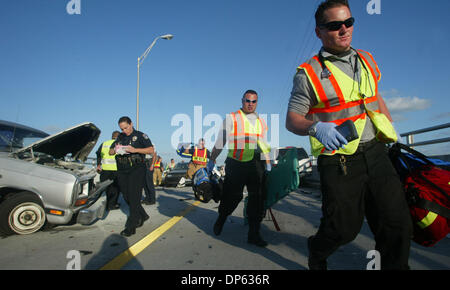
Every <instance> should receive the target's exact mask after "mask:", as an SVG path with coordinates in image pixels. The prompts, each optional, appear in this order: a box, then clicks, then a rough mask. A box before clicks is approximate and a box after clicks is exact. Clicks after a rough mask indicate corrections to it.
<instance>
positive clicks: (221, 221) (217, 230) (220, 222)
mask: <svg viewBox="0 0 450 290" xmlns="http://www.w3.org/2000/svg"><path fill="white" fill-rule="evenodd" d="M226 220H227V217H226V216H222V215H220V214H219V217H218V218H217V220H216V223H215V224H214V234H215V235H216V236H218V235H220V233H221V232H222V228H223V225H224V224H225V221H226Z"/></svg>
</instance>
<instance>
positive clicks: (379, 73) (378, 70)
mask: <svg viewBox="0 0 450 290" xmlns="http://www.w3.org/2000/svg"><path fill="white" fill-rule="evenodd" d="M359 51H362V52H365V53H367V55H368V56H369V57H370V59H371V60H372V62H373V63H374V65H375V69H376V70H377V73H378V77H377V79H378V81H379V80H380V78H381V72H380V69H379V68H378V64H377V62H376V61H375V59H374V58H373V55H372V54H371V53H370V52H367V51H364V50H362V49H358V52H359ZM358 54H359V55H361V53H358ZM366 62H367V61H366ZM369 66H370V65H369Z"/></svg>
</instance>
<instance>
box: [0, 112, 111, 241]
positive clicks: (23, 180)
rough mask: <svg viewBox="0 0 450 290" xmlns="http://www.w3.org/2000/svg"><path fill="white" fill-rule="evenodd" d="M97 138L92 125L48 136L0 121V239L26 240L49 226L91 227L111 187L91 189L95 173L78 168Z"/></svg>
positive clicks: (102, 212)
mask: <svg viewBox="0 0 450 290" xmlns="http://www.w3.org/2000/svg"><path fill="white" fill-rule="evenodd" d="M99 135H100V130H99V129H98V128H97V127H96V126H95V125H94V124H92V123H83V124H80V125H77V126H74V127H72V128H69V129H67V130H64V131H62V132H60V133H57V134H54V135H51V136H49V134H47V133H45V132H43V131H40V130H36V129H33V128H30V127H27V126H23V125H20V124H17V123H13V122H8V121H2V120H0V234H1V235H11V234H21V235H23V234H31V233H34V232H36V231H38V230H39V229H41V228H42V227H43V226H44V225H51V224H54V225H62V224H68V223H80V224H90V223H92V222H93V221H95V220H96V219H98V218H100V217H102V216H103V214H104V212H105V202H104V199H103V201H101V200H98V199H99V198H100V196H101V195H102V193H103V192H104V190H105V189H106V187H107V186H108V185H109V184H111V183H112V181H110V180H107V181H105V182H102V183H99V184H97V185H96V184H94V178H95V176H96V171H95V168H94V167H93V166H88V165H84V164H83V163H81V162H84V161H86V159H87V157H88V154H89V153H90V152H91V150H92V148H93V147H94V146H95V144H96V142H97V139H98V137H99ZM28 144H29V145H28ZM69 157H70V158H69ZM97 200H98V201H99V202H97Z"/></svg>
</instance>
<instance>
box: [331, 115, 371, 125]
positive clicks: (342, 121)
mask: <svg viewBox="0 0 450 290" xmlns="http://www.w3.org/2000/svg"><path fill="white" fill-rule="evenodd" d="M366 116H367V114H366V113H362V114H359V115H356V116H352V117H348V118H343V119H339V120H334V121H333V123H335V124H336V125H338V126H339V125H340V124H342V123H344V122H345V121H347V120H352V121H353V122H356V120H358V119H365V118H366Z"/></svg>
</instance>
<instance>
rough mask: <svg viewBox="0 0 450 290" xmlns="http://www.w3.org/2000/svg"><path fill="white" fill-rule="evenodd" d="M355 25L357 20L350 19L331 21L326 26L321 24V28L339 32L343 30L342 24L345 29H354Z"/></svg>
mask: <svg viewBox="0 0 450 290" xmlns="http://www.w3.org/2000/svg"><path fill="white" fill-rule="evenodd" d="M354 23H355V18H354V17H350V18H349V19H347V20H344V21H331V22H328V23H325V24H320V25H319V27H320V28H326V29H328V30H330V31H337V30H339V29H341V27H342V24H344V25H345V27H347V28H349V27H352V26H353V24H354Z"/></svg>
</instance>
